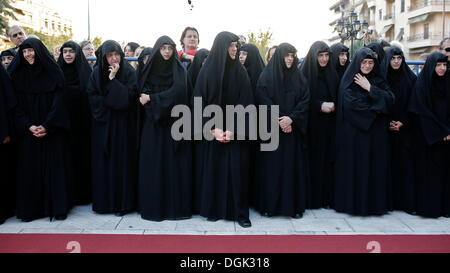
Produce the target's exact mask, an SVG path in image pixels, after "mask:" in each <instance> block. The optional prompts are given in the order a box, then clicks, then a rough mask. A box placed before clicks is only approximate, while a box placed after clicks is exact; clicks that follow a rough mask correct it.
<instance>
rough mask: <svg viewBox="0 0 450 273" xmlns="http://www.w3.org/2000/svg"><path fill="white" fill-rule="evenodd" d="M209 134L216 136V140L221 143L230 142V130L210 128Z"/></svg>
mask: <svg viewBox="0 0 450 273" xmlns="http://www.w3.org/2000/svg"><path fill="white" fill-rule="evenodd" d="M211 134H212V135H213V136H214V137H215V138H216V140H217V141H219V142H221V143H229V142H231V138H232V137H233V133H232V132H230V131H226V132H224V131H223V130H222V129H214V130H211Z"/></svg>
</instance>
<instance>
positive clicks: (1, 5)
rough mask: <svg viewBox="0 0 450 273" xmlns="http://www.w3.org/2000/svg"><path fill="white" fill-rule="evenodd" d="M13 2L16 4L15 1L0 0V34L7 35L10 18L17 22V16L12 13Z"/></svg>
mask: <svg viewBox="0 0 450 273" xmlns="http://www.w3.org/2000/svg"><path fill="white" fill-rule="evenodd" d="M12 2H14V0H0V34H6V31H7V30H8V20H9V18H12V19H14V20H17V18H16V16H15V15H14V13H13V12H12V10H13V9H14V8H13V7H12V6H11V3H12Z"/></svg>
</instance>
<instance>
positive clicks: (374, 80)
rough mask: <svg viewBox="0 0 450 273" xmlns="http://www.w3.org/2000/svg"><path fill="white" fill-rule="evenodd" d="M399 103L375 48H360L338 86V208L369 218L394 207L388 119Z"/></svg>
mask: <svg viewBox="0 0 450 273" xmlns="http://www.w3.org/2000/svg"><path fill="white" fill-rule="evenodd" d="M394 102H395V96H394V94H393V93H392V91H391V90H390V87H389V85H388V84H387V82H386V81H385V80H384V77H383V76H382V75H381V72H380V66H379V64H378V62H377V61H376V57H375V55H374V54H373V52H372V51H371V50H370V49H367V48H362V49H360V50H358V51H357V52H356V54H355V57H354V58H353V61H352V63H351V65H350V66H349V68H348V69H347V72H345V75H344V78H343V79H342V81H341V85H340V88H339V99H338V108H337V124H336V180H335V181H336V182H335V202H334V208H335V210H336V211H338V212H343V213H348V214H352V215H360V216H368V215H383V214H385V213H387V212H388V211H390V210H391V208H390V204H391V201H390V194H391V193H390V192H389V190H390V187H389V185H388V181H389V165H390V164H389V151H390V148H389V123H390V121H391V119H390V114H391V113H392V106H393V105H394Z"/></svg>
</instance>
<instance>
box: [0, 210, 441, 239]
mask: <svg viewBox="0 0 450 273" xmlns="http://www.w3.org/2000/svg"><path fill="white" fill-rule="evenodd" d="M250 220H251V221H252V224H253V226H252V227H251V228H249V229H244V228H241V227H240V226H239V224H238V223H235V222H231V221H218V222H215V223H212V222H208V221H206V219H205V218H203V217H200V216H194V217H193V218H192V219H188V220H182V221H164V222H160V223H157V222H150V221H146V220H143V219H142V218H141V217H140V215H139V214H138V213H132V214H129V215H126V216H124V217H116V216H114V215H99V214H96V213H94V212H92V210H91V206H82V207H76V208H74V209H73V210H72V211H71V213H70V214H69V216H68V218H67V220H65V221H53V222H50V221H49V218H45V219H40V220H36V221H34V222H31V223H22V222H21V221H19V220H18V219H17V218H11V219H8V220H7V221H6V223H5V224H3V225H0V233H3V234H5V233H7V234H11V233H12V234H27V233H28V234H133V235H135V234H143V235H154V234H161V235H450V218H439V219H426V218H422V217H420V216H412V215H409V214H407V213H404V212H398V211H396V212H392V213H390V214H388V215H385V216H381V217H355V216H350V215H347V214H342V213H337V212H335V211H334V210H326V209H321V210H309V211H306V213H305V215H304V217H303V218H302V219H291V218H287V217H273V218H265V217H262V216H261V215H260V214H259V213H257V212H255V211H253V210H251V211H250Z"/></svg>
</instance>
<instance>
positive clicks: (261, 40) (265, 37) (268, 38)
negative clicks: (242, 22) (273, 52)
mask: <svg viewBox="0 0 450 273" xmlns="http://www.w3.org/2000/svg"><path fill="white" fill-rule="evenodd" d="M247 36H248V42H249V43H250V44H254V45H256V47H258V49H259V53H260V54H261V57H262V58H263V60H264V61H265V60H266V54H267V52H268V51H269V49H270V46H271V43H272V40H273V33H272V32H270V29H268V30H267V31H266V32H262V30H259V33H258V34H257V35H256V34H255V33H253V32H250V33H249V34H248V35H247Z"/></svg>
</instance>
